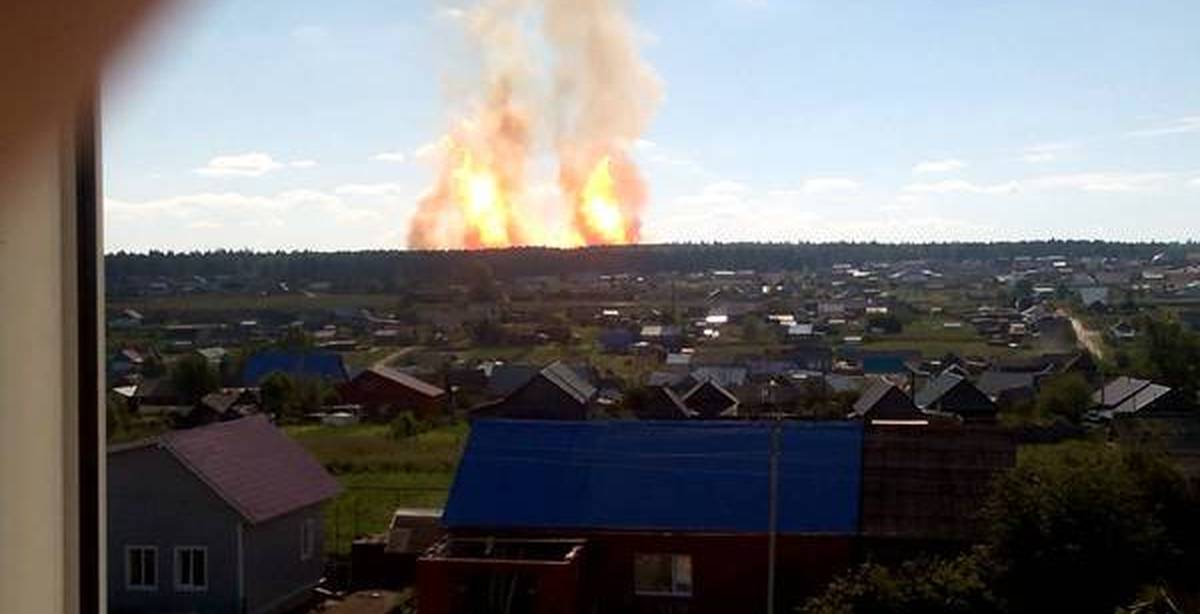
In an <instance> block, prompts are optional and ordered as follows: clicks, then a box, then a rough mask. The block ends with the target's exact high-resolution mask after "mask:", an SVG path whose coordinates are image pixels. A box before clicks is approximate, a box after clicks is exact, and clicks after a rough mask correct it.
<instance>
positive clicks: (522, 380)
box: [487, 365, 539, 397]
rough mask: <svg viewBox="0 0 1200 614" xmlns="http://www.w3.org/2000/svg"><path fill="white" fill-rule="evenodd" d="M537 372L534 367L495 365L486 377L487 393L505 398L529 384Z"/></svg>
mask: <svg viewBox="0 0 1200 614" xmlns="http://www.w3.org/2000/svg"><path fill="white" fill-rule="evenodd" d="M538 370H539V369H538V368H537V367H536V366H535V365H496V366H494V367H492V369H491V375H489V376H488V383H487V389H488V393H490V394H493V395H496V396H504V397H506V396H508V395H510V394H512V393H513V391H515V390H516V389H517V388H520V387H521V386H524V385H525V384H527V383H529V380H531V379H533V378H534V376H536V375H537V374H538Z"/></svg>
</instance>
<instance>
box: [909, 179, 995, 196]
mask: <svg viewBox="0 0 1200 614" xmlns="http://www.w3.org/2000/svg"><path fill="white" fill-rule="evenodd" d="M1017 187H1018V184H1017V182H1015V181H1006V182H1004V183H996V184H991V185H984V184H977V183H973V182H970V181H967V180H965V179H946V180H943V181H930V182H923V183H910V184H908V185H906V186H904V191H905V192H910V193H913V194H952V193H956V192H966V193H971V194H1010V193H1012V192H1016V191H1017Z"/></svg>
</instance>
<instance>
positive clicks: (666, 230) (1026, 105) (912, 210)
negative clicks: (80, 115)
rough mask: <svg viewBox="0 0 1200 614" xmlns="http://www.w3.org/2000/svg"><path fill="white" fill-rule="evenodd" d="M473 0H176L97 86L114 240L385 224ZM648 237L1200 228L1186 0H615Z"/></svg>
mask: <svg viewBox="0 0 1200 614" xmlns="http://www.w3.org/2000/svg"><path fill="white" fill-rule="evenodd" d="M469 4H470V3H469V2H457V3H450V2H432V1H431V2H421V1H417V0H412V1H408V0H406V1H393V2H366V1H359V0H348V1H343V2H321V1H308V0H289V1H287V2H282V1H276V0H262V1H256V2H232V1H214V2H206V3H201V2H196V3H190V4H188V5H187V6H186V7H185V8H183V9H181V10H178V11H176V12H175V13H173V14H172V16H171V18H170V19H166V20H163V22H162V23H161V24H160V25H159V26H158V27H156V28H154V29H152V30H150V31H148V32H146V33H145V35H144V36H142V37H141V39H140V40H138V41H137V42H136V43H135V44H134V45H133V46H131V47H130V48H129V49H127V50H126V51H125V52H124V53H123V54H122V56H121V57H120V58H118V61H117V62H116V63H115V65H114V66H113V68H112V70H111V71H110V75H109V77H108V79H107V83H106V92H105V97H104V102H103V104H104V156H105V157H104V159H105V194H106V204H107V208H106V226H107V227H106V233H107V234H106V237H107V248H108V249H109V250H119V249H132V250H146V249H154V248H159V249H175V250H190V249H211V248H221V247H226V248H253V249H323V250H324V249H360V248H402V247H404V246H405V245H404V240H405V233H406V228H407V224H408V217H409V216H410V215H411V213H412V211H413V209H414V208H415V203H416V200H417V198H418V197H419V196H420V194H421V193H422V192H423V191H424V190H425V189H426V188H427V187H428V185H429V184H430V183H431V182H432V181H433V179H434V175H435V168H434V166H433V164H432V161H431V160H430V159H429V157H428V156H425V155H422V147H423V146H425V145H427V144H428V143H430V142H433V141H435V140H436V139H437V138H438V137H439V136H440V135H441V134H442V133H443V132H444V130H445V128H446V127H447V126H448V125H449V122H450V120H451V119H452V117H453V115H452V111H453V110H454V106H453V105H452V104H448V101H454V100H460V99H462V98H464V97H465V96H469V95H470V94H471V87H470V85H471V83H470V82H471V80H470V79H469V78H466V77H465V76H466V75H469V74H470V71H471V62H472V54H471V52H470V46H469V45H468V44H467V42H466V40H465V39H464V37H463V36H462V35H461V24H460V23H458V21H459V20H458V19H456V18H455V17H454V15H455V14H456V12H455V11H454V10H452V9H454V8H456V7H461V6H465V5H469ZM631 10H632V12H633V15H634V19H635V21H636V23H637V27H638V29H639V35H638V38H639V42H640V44H641V49H642V52H643V54H644V56H645V58H646V59H647V61H648V62H649V63H650V64H651V65H652V66H653V67H654V69H655V70H656V71H657V73H658V75H659V77H660V78H661V79H662V81H663V84H664V91H665V99H664V101H663V104H662V105H661V106H660V107H659V109H658V112H657V114H656V115H655V117H654V120H653V122H652V124H651V127H650V129H649V130H648V132H647V133H646V134H645V135H644V139H643V140H642V141H640V142H639V143H638V146H637V147H636V156H637V158H638V159H639V161H640V162H641V164H642V169H643V173H644V175H645V176H646V179H647V181H648V183H649V186H650V204H649V206H648V208H647V210H646V212H645V215H644V240H646V241H654V242H660V241H700V240H703V241H738V240H770V241H797V240H808V241H820V240H880V241H949V240H1007V239H1042V238H1051V237H1057V238H1089V239H1090V238H1100V239H1120V240H1147V239H1167V240H1184V239H1197V238H1200V70H1197V68H1196V67H1197V66H1200V36H1197V35H1196V24H1198V23H1200V3H1196V2H1192V1H1188V0H1180V1H1177V2H1154V1H1143V2H1132V1H1131V2H1102V1H1098V0H1089V1H1080V2H1074V1H1055V2H1005V3H993V2H956V3H947V2H933V1H929V2H924V1H916V0H913V1H905V2H898V1H897V2H882V1H880V2H865V1H863V2H859V1H847V2H815V1H814V2H808V1H800V0H787V1H784V0H694V1H687V2H684V1H682V0H680V1H675V0H657V1H643V2H638V3H634V4H632V9H631Z"/></svg>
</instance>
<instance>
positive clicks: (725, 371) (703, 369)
mask: <svg viewBox="0 0 1200 614" xmlns="http://www.w3.org/2000/svg"><path fill="white" fill-rule="evenodd" d="M746 374H747V369H746V367H738V366H718V365H708V366H700V367H696V368H694V369H692V377H694V378H696V380H697V381H705V380H709V381H713V382H716V383H718V384H720V385H721V386H722V387H725V388H734V387H737V386H741V385H742V384H744V383H746Z"/></svg>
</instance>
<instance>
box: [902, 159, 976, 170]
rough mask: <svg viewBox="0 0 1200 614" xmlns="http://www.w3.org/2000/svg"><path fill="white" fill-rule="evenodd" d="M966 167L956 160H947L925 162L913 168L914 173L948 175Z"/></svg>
mask: <svg viewBox="0 0 1200 614" xmlns="http://www.w3.org/2000/svg"><path fill="white" fill-rule="evenodd" d="M966 166H967V163H966V162H963V161H962V160H958V159H956V158H947V159H945V160H926V161H924V162H920V163H918V164H917V165H916V166H914V167H913V169H912V171H913V172H914V173H919V174H920V173H948V172H951V171H956V170H959V169H962V168H965V167H966Z"/></svg>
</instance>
